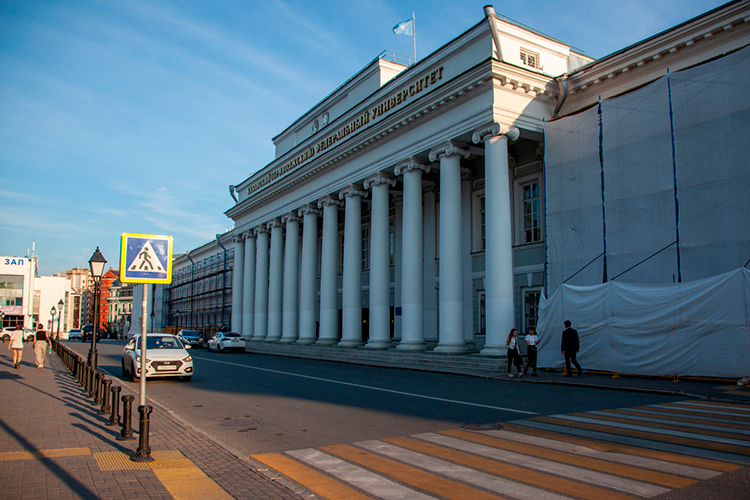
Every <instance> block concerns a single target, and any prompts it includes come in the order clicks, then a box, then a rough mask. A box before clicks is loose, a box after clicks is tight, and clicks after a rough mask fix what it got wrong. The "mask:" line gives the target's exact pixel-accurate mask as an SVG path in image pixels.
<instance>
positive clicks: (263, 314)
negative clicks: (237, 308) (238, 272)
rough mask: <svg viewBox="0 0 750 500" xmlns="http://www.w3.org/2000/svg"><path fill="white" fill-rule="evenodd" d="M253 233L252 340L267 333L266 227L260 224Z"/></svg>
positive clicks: (260, 338) (261, 337) (263, 338)
mask: <svg viewBox="0 0 750 500" xmlns="http://www.w3.org/2000/svg"><path fill="white" fill-rule="evenodd" d="M253 232H254V233H255V239H256V247H257V253H256V258H255V319H254V320H253V322H254V323H255V327H254V331H253V341H257V340H265V339H266V335H268V229H267V228H265V227H263V226H260V227H256V228H255V229H254V231H253Z"/></svg>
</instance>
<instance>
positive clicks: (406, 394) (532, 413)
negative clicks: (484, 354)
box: [201, 358, 539, 415]
mask: <svg viewBox="0 0 750 500" xmlns="http://www.w3.org/2000/svg"><path fill="white" fill-rule="evenodd" d="M201 361H210V362H212V363H219V364H224V365H230V366H237V367H240V368H247V369H249V370H257V371H262V372H267V373H275V374H277V375H287V376H290V377H297V378H304V379H307V380H316V381H318V382H328V383H330V384H338V385H346V386H349V387H356V388H358V389H368V390H371V391H378V392H386V393H389V394H398V395H399V396H407V397H412V398H419V399H429V400H432V401H441V402H443V403H452V404H457V405H463V406H472V407H475V408H486V409H489V410H498V411H509V412H512V413H523V414H525V415H539V414H538V413H537V412H534V411H526V410H517V409H515V408H506V407H502V406H493V405H485V404H481V403H471V402H469V401H459V400H456V399H447V398H438V397H436V396H427V395H425V394H415V393H413V392H404V391H396V390H394V389H385V388H383V387H375V386H372V385H364V384H355V383H352V382H345V381H343V380H333V379H329V378H322V377H314V376H312V375H302V374H301V373H291V372H285V371H281V370H273V369H271V368H260V367H258V366H250V365H243V364H241V363H232V362H231V361H222V360H218V359H211V358H201Z"/></svg>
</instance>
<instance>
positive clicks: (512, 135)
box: [471, 122, 521, 144]
mask: <svg viewBox="0 0 750 500" xmlns="http://www.w3.org/2000/svg"><path fill="white" fill-rule="evenodd" d="M520 134H521V131H520V130H518V127H513V126H506V125H500V124H499V123H497V122H493V123H490V124H488V125H485V126H484V127H480V128H478V129H476V130H475V131H474V133H473V134H472V135H471V140H472V142H474V144H479V143H480V142H487V141H489V140H490V139H492V138H493V137H496V136H499V135H504V136H506V137H507V138H508V139H510V140H511V141H515V140H516V139H518V137H519V135H520Z"/></svg>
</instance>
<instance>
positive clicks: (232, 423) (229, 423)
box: [219, 420, 259, 427]
mask: <svg viewBox="0 0 750 500" xmlns="http://www.w3.org/2000/svg"><path fill="white" fill-rule="evenodd" d="M258 424H259V422H258V421H257V420H225V421H223V422H220V423H219V425H220V426H222V427H252V426H254V425H258Z"/></svg>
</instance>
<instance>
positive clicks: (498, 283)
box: [472, 123, 519, 355]
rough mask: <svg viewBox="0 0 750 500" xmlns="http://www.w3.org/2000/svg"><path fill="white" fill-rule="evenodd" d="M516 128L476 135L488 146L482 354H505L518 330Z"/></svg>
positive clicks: (492, 129)
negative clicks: (511, 173)
mask: <svg viewBox="0 0 750 500" xmlns="http://www.w3.org/2000/svg"><path fill="white" fill-rule="evenodd" d="M518 136H519V130H518V129H517V128H516V127H501V126H500V125H498V124H497V123H492V124H490V125H489V126H487V127H484V128H482V129H479V130H477V131H475V132H474V134H473V137H472V140H473V141H474V143H476V144H478V143H479V142H480V141H483V142H484V200H485V202H484V203H485V204H484V213H485V227H486V228H487V232H486V235H485V262H486V271H485V276H486V278H485V287H486V290H487V339H486V342H485V345H484V349H482V354H491V355H499V354H503V353H505V339H506V337H507V335H508V332H509V331H510V329H511V328H514V326H515V322H516V321H515V318H516V316H515V311H514V307H513V306H514V304H513V235H512V229H511V217H512V214H511V204H510V180H509V178H508V141H509V140H513V141H515V140H516V139H518Z"/></svg>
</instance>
